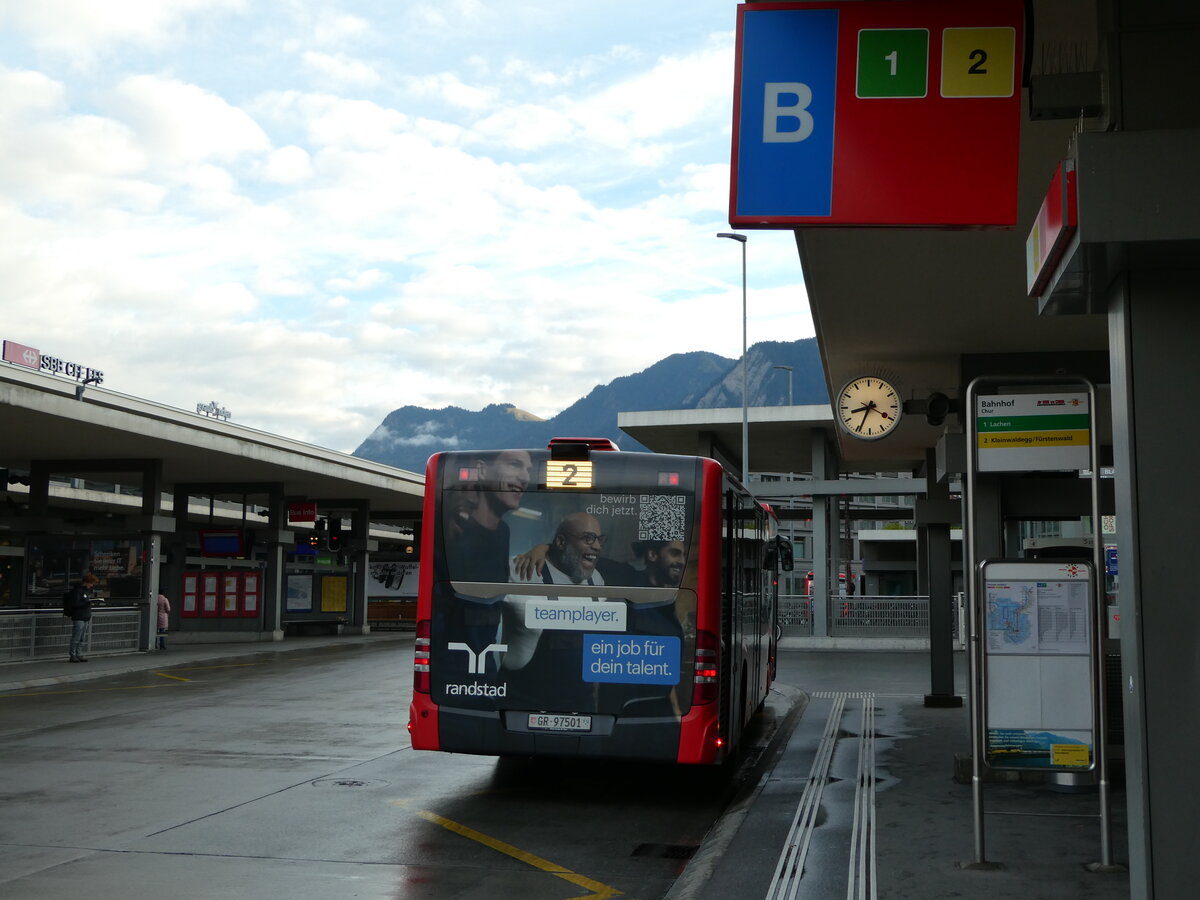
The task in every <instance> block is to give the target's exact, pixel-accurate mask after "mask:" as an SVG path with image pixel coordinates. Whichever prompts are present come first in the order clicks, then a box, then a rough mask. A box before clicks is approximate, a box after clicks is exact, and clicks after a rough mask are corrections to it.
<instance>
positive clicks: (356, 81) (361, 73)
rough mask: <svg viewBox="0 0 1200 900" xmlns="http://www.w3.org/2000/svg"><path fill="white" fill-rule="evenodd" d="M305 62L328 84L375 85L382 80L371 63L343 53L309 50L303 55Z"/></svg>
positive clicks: (349, 85)
mask: <svg viewBox="0 0 1200 900" xmlns="http://www.w3.org/2000/svg"><path fill="white" fill-rule="evenodd" d="M302 58H303V60H304V64H305V65H306V66H308V68H310V69H312V70H313V72H314V73H316V74H317V75H319V76H321V78H322V79H324V82H325V83H326V84H333V85H338V86H342V87H373V86H375V85H377V84H379V82H380V81H381V80H382V79H381V77H380V75H379V72H378V71H376V69H375V67H374V66H372V65H371V64H370V63H366V62H363V61H362V60H360V59H354V58H352V57H349V56H345V55H343V54H340V53H338V54H331V53H320V52H318V51H316V50H309V51H308V52H307V53H304V54H303V56H302Z"/></svg>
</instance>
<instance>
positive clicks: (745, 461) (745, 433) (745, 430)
mask: <svg viewBox="0 0 1200 900" xmlns="http://www.w3.org/2000/svg"><path fill="white" fill-rule="evenodd" d="M741 244H742V484H746V485H748V484H750V395H749V393H748V392H747V388H746V369H747V363H748V362H749V360H747V359H746V238H745V235H743V236H742V241H741Z"/></svg>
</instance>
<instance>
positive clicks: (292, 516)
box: [288, 503, 317, 522]
mask: <svg viewBox="0 0 1200 900" xmlns="http://www.w3.org/2000/svg"><path fill="white" fill-rule="evenodd" d="M288 521H289V522H315V521H317V504H315V503H289V504H288Z"/></svg>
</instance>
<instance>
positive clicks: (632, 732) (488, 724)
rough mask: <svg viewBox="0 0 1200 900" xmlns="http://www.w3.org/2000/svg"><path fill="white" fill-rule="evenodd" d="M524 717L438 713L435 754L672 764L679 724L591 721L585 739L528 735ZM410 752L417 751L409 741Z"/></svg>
mask: <svg viewBox="0 0 1200 900" xmlns="http://www.w3.org/2000/svg"><path fill="white" fill-rule="evenodd" d="M527 715H528V714H527V713H520V712H503V711H492V710H473V709H448V708H447V707H444V706H443V707H441V708H440V709H439V710H438V712H437V722H438V737H439V742H438V743H439V749H441V750H447V751H450V752H454V753H475V754H482V755H485V756H585V757H607V758H613V759H641V760H658V761H662V762H676V761H678V758H679V720H678V719H676V718H674V717H662V718H649V717H645V718H643V717H637V718H633V717H627V718H620V717H615V716H602V715H596V716H593V730H592V732H591V733H588V734H578V733H574V732H544V731H533V730H530V729H529V728H528V727H527V726H525V725H524V724H523V723H524V722H525V721H527ZM413 747H414V748H416V749H422V748H421V747H418V746H417V744H416V742H415V741H414V742H413Z"/></svg>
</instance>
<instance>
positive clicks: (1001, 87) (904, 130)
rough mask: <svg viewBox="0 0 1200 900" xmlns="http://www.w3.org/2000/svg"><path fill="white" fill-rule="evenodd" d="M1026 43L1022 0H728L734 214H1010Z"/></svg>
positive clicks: (930, 218)
mask: <svg viewBox="0 0 1200 900" xmlns="http://www.w3.org/2000/svg"><path fill="white" fill-rule="evenodd" d="M1023 45H1024V3H1023V0H971V2H962V0H905V2H897V0H853V2H846V0H841V2H813V3H787V2H775V3H746V4H743V5H742V6H740V7H738V34H737V66H736V73H735V89H734V125H733V130H734V137H733V157H732V183H731V190H730V212H729V221H730V224H732V225H734V226H735V227H739V228H771V227H793V226H796V225H898V226H941V227H964V226H1012V225H1014V224H1016V215H1017V161H1018V151H1019V143H1020V122H1021V72H1022V64H1023V59H1024V56H1023V54H1024V46H1023Z"/></svg>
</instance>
